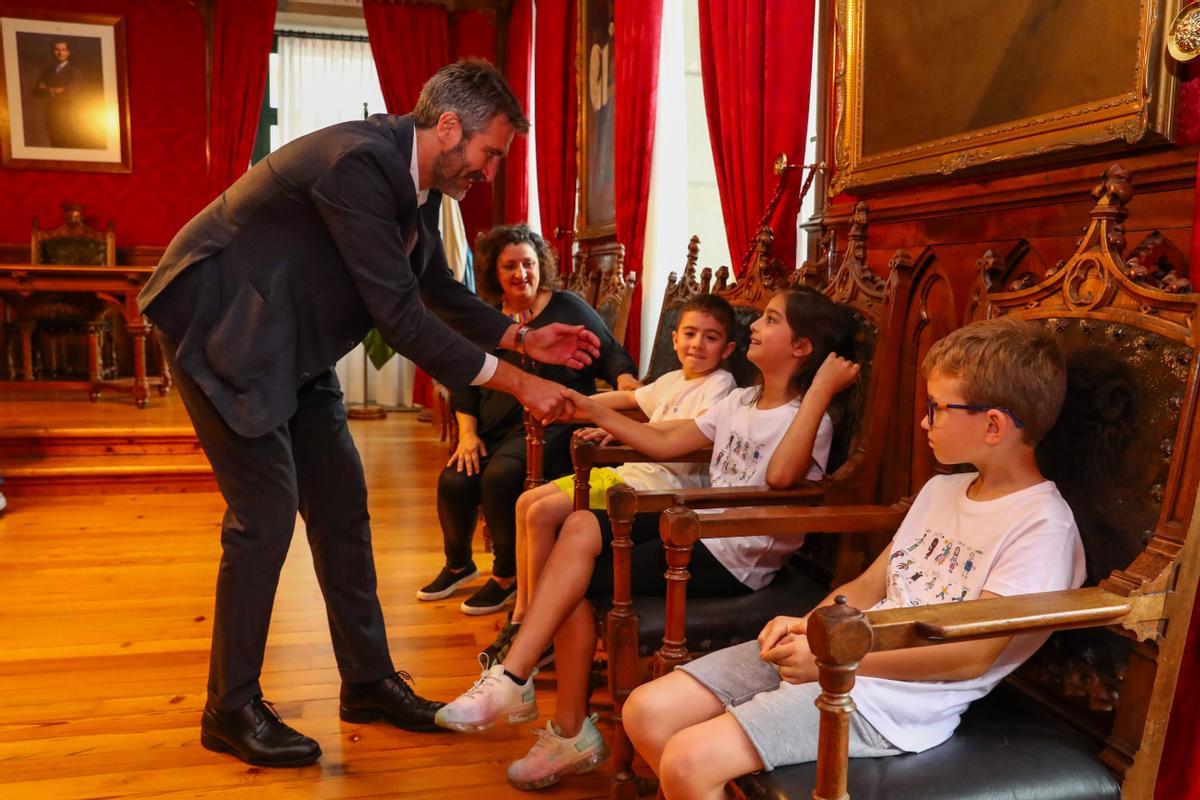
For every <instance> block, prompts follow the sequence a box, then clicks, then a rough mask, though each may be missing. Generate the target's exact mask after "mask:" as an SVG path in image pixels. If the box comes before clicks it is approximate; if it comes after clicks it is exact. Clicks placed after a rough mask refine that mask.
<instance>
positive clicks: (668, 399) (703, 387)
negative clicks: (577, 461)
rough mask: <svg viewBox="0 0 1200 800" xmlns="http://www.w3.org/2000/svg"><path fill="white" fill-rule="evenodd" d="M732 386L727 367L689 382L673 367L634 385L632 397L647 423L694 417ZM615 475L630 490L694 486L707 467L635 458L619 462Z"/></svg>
mask: <svg viewBox="0 0 1200 800" xmlns="http://www.w3.org/2000/svg"><path fill="white" fill-rule="evenodd" d="M735 388H737V382H736V381H734V379H733V375H731V374H730V373H729V371H728V370H724V369H716V370H713V371H712V372H710V373H708V374H707V375H703V376H701V377H699V378H693V379H691V380H690V381H689V380H687V379H686V378H684V377H683V370H681V369H677V370H675V371H674V372H668V373H667V374H666V375H663V376H662V377H661V378H659V379H658V380H656V381H654V382H653V383H650V384H647V385H646V386H640V387H638V388H637V389H636V390H635V391H634V393H633V397H634V399H635V400H636V401H637V404H638V406H639V407H640V408H641V409H642V412H643V413H645V415H646V416H647V417H649V418H650V421H651V422H660V421H662V420H671V419H695V418H696V417H698V416H700V415H701V414H703V413H704V412H705V411H707V410H708V409H710V408H712V407H713V405H714V404H715V403H717V402H718V401H719V400H720V399H721V398H723V397H724V396H725V395H727V394H729V393H730V392H731V391H733V390H734V389H735ZM617 474H619V475H620V476H621V479H622V480H623V481H625V483H627V484H629V485H630V486H632V487H633V488H634V489H659V490H662V489H698V488H700V487H702V486H704V485H705V483H706V480H707V478H708V468H707V466H706V465H704V464H687V463H683V462H674V463H670V464H656V463H653V462H649V461H639V462H630V463H628V464H622V465H621V466H619V467H617Z"/></svg>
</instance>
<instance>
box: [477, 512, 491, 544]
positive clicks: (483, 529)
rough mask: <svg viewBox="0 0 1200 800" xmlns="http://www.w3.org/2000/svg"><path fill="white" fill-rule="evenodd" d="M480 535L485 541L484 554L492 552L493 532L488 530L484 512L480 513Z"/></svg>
mask: <svg viewBox="0 0 1200 800" xmlns="http://www.w3.org/2000/svg"><path fill="white" fill-rule="evenodd" d="M479 535H480V538H482V539H483V552H485V553H490V552H492V532H491V531H490V530H489V529H488V524H487V521H486V520H485V519H484V518H483V512H482V511H481V512H479Z"/></svg>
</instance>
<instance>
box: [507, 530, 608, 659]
mask: <svg viewBox="0 0 1200 800" xmlns="http://www.w3.org/2000/svg"><path fill="white" fill-rule="evenodd" d="M600 544H601V543H600V524H599V523H598V522H597V521H596V517H595V515H594V514H592V512H590V511H576V512H573V513H572V514H571V515H570V516H569V517H567V521H566V522H564V523H563V526H562V532H561V533H560V534H559V536H558V540H557V541H556V542H555V543H554V548H553V549H552V550H551V552H550V558H549V559H547V560H546V567H545V569H544V570H543V571H542V574H541V577H540V578H539V579H538V585H537V587H536V589H535V590H534V594H533V595H532V600H531V602H530V604H529V608H528V609H527V610H526V612H525V619H524V620H522V622H521V629H520V630H519V631H518V632H517V636H516V638H515V639H513V644H512V648H511V649H510V650H509V651H508V656H507V657H506V658H505V659H504V668H505V669H507V670H508V671H509V672H511V673H512V674H514V675H518V676H520V677H525V676H527V675H529V673H530V672H532V671H533V668H534V666H536V665H537V662H538V659H539V658H540V657H541V655H542V651H544V650H545V649H546V645H548V644H550V642H551V640H552V639H553V638H554V636H555V634H556V633H557V631H558V628H559V626H560V625H562V624H563V622H564V621H565V620H566V619H567V617H569V616H570V615H571V613H572V612H574V611H575V607H576V606H578V605H579V601H580V600H582V599H583V597H584V594H586V593H587V587H588V583H589V582H590V581H591V579H592V570H593V569H594V568H595V563H596V556H598V555H600ZM555 658H556V659H557V655H556V656H555Z"/></svg>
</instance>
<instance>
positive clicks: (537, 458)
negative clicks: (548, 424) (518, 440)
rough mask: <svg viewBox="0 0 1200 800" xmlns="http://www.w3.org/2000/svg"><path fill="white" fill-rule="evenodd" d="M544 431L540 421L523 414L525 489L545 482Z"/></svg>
mask: <svg viewBox="0 0 1200 800" xmlns="http://www.w3.org/2000/svg"><path fill="white" fill-rule="evenodd" d="M545 450H546V429H545V428H544V427H543V426H542V423H541V421H540V420H537V419H534V417H533V415H532V414H530V413H529V412H528V411H526V412H525V489H526V490H529V489H536V488H537V487H539V486H541V485H542V484H543V483H545V482H546V478H545V474H544V468H545V462H544V458H545V455H544V454H545Z"/></svg>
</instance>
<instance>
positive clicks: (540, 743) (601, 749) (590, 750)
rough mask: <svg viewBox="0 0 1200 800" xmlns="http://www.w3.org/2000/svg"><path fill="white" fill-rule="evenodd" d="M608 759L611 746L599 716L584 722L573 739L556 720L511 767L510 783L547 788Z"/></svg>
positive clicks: (533, 787)
mask: <svg viewBox="0 0 1200 800" xmlns="http://www.w3.org/2000/svg"><path fill="white" fill-rule="evenodd" d="M607 760H608V745H607V744H605V743H604V737H603V736H601V735H600V731H599V730H598V729H597V728H596V715H595V714H592V715H591V716H589V717H588V718H587V719H585V720H584V721H583V726H582V727H581V728H580V729H579V733H577V734H575V735H574V736H572V737H571V738H569V739H568V738H565V737H563V736H562V735H560V734H559V732H558V729H557V727H556V726H555V725H554V720H549V721H548V722H546V727H545V728H542V729H541V730H539V731H538V740H537V741H536V742H535V743H534V745H533V747H532V748H530V750H529V752H528V753H526V754H525V757H524V758H522V759H521V760H520V761H514V762H513V763H512V764H509V766H508V782H509V783H511V784H512V785H513V786H515V787H517V788H518V789H524V790H526V791H528V790H530V789H543V788H545V787H547V786H551V785H553V784H555V783H558V779H559V778H561V777H562V776H564V775H572V774H574V775H579V774H582V773H584V772H590V771H591V770H593V769H595V768H596V767H598V766H600V765H601V764H603V763H604V762H605V761H607Z"/></svg>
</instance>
